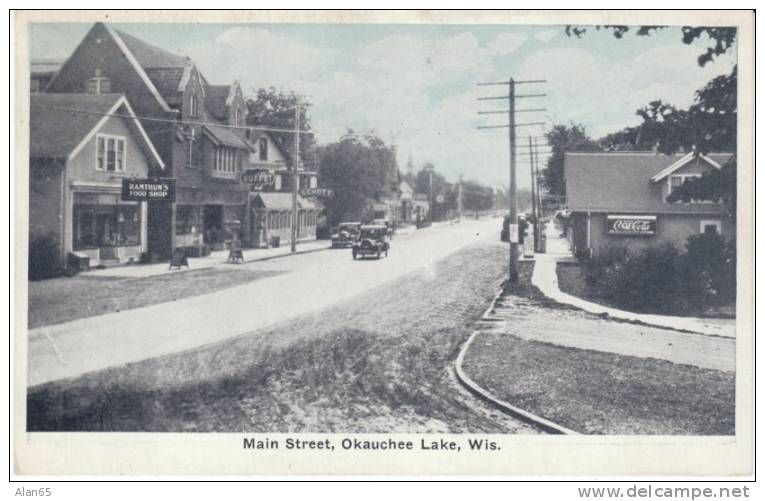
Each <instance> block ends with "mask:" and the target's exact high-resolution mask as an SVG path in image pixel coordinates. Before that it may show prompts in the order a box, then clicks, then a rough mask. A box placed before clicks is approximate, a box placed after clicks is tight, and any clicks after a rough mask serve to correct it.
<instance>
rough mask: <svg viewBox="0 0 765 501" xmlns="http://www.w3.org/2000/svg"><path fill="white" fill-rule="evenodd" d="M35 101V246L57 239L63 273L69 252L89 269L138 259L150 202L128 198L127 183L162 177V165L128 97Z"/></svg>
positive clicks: (31, 145) (143, 247)
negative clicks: (125, 197)
mask: <svg viewBox="0 0 765 501" xmlns="http://www.w3.org/2000/svg"><path fill="white" fill-rule="evenodd" d="M30 104H31V106H30V115H29V116H30V131H29V157H30V158H29V241H30V249H31V248H32V247H33V246H34V245H37V244H36V243H35V242H39V241H40V240H41V239H48V240H49V241H52V242H55V246H56V249H57V262H56V263H55V267H58V268H60V267H65V266H66V264H67V261H68V259H67V257H68V255H69V254H70V253H75V254H77V255H79V256H87V257H89V258H90V264H91V265H98V264H101V263H106V262H117V261H119V262H126V261H138V260H139V259H140V258H141V255H142V254H143V253H144V252H146V250H147V203H146V202H124V201H122V200H121V188H122V179H124V178H132V177H137V178H145V177H146V176H147V174H148V173H149V172H150V171H151V172H162V171H163V169H164V162H163V161H162V159H161V157H160V156H159V154H158V153H157V151H156V149H155V148H154V145H153V144H152V142H151V140H150V139H149V137H148V135H147V133H146V131H145V130H144V128H143V127H142V126H141V122H140V121H139V120H138V119H137V118H136V115H135V113H134V111H133V109H132V107H131V106H130V104H129V103H128V101H127V99H126V98H125V96H124V95H122V94H99V95H93V94H33V95H32V96H31V103H30ZM71 110H78V111H71ZM48 264H51V263H48Z"/></svg>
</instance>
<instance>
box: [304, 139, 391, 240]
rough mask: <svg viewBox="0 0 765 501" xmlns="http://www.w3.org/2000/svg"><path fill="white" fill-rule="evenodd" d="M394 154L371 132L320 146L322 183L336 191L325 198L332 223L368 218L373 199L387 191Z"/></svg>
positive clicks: (318, 149)
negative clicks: (331, 196)
mask: <svg viewBox="0 0 765 501" xmlns="http://www.w3.org/2000/svg"><path fill="white" fill-rule="evenodd" d="M394 155H395V154H394V152H393V150H392V149H391V148H390V147H388V146H386V145H385V143H384V142H383V140H382V139H380V138H379V137H377V136H374V135H371V134H370V135H366V136H362V137H359V136H357V135H353V136H351V135H349V136H345V137H344V138H343V139H341V140H340V141H339V142H337V143H332V144H328V145H325V146H320V147H319V148H317V156H318V158H319V185H320V186H321V187H324V188H331V189H333V190H334V192H335V196H334V198H330V199H328V200H326V201H325V206H326V207H327V210H328V211H329V214H330V224H331V225H333V226H334V225H336V224H338V223H340V222H342V221H360V220H363V219H366V218H367V216H368V214H366V209H367V207H368V206H369V204H370V202H372V201H375V200H380V197H382V196H383V194H385V192H386V181H387V180H388V177H389V176H388V173H389V172H390V166H391V163H395V156H394Z"/></svg>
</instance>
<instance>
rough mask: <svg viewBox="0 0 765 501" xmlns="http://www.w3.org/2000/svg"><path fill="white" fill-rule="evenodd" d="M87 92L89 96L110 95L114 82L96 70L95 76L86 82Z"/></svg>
mask: <svg viewBox="0 0 765 501" xmlns="http://www.w3.org/2000/svg"><path fill="white" fill-rule="evenodd" d="M85 91H86V92H87V93H88V94H108V93H110V92H111V91H112V82H111V80H109V79H108V78H106V77H105V76H102V75H101V70H96V71H95V76H94V77H93V78H90V79H88V81H87V82H86V85H85Z"/></svg>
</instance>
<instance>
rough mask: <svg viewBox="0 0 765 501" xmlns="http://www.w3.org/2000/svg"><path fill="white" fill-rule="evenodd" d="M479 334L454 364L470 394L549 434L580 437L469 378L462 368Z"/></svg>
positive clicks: (487, 311)
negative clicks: (492, 392) (506, 399)
mask: <svg viewBox="0 0 765 501" xmlns="http://www.w3.org/2000/svg"><path fill="white" fill-rule="evenodd" d="M504 284H505V282H502V284H501V285H500V288H499V292H497V294H496V295H495V296H494V298H493V299H492V300H491V303H490V304H489V307H488V308H486V311H484V313H483V315H481V319H484V320H485V319H486V318H487V315H488V314H489V312H491V311H492V310H493V309H494V304H495V303H496V301H497V299H499V297H500V296H501V295H502V291H503V288H504V287H503V286H504ZM478 334H479V332H478V331H473V333H472V334H471V335H470V337H469V338H468V339H467V341H465V343H463V345H462V348H460V353H459V355H457V360H456V361H455V364H454V369H455V373H456V375H457V380H458V381H459V382H460V383H461V384H462V385H463V386H464V387H465V388H466V389H467V390H468V391H469V392H470V393H472V394H474V395H475V396H477V397H478V398H480V399H482V400H484V401H486V402H488V403H489V404H491V405H493V406H494V407H496V408H497V409H499V410H500V411H502V412H504V413H506V414H510V415H511V416H513V417H515V418H517V419H520V420H521V421H524V422H526V423H529V424H531V425H533V426H536V427H537V428H539V429H541V430H543V431H546V432H548V433H552V434H555V435H579V433H577V432H575V431H574V430H570V429H568V428H566V427H563V426H561V425H559V424H557V423H554V422H552V421H550V420H549V419H545V418H543V417H541V416H537V415H536V414H532V413H530V412H528V411H525V410H523V409H521V408H520V407H516V406H514V405H512V404H510V403H508V402H505V401H504V400H500V399H498V398H496V397H494V396H493V395H492V394H491V393H489V391H488V390H486V389H485V388H483V387H482V386H481V385H479V384H478V383H476V382H475V381H473V379H472V378H471V377H470V376H468V375H467V373H465V371H464V369H463V368H462V364H463V362H464V361H465V354H466V353H467V351H468V349H470V345H471V344H472V343H473V340H474V339H475V337H476V336H477V335H478Z"/></svg>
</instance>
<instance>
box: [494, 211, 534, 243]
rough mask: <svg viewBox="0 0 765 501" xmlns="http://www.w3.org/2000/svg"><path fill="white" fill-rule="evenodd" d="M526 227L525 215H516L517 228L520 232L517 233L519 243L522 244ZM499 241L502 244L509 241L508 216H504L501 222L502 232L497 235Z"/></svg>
mask: <svg viewBox="0 0 765 501" xmlns="http://www.w3.org/2000/svg"><path fill="white" fill-rule="evenodd" d="M527 226H528V223H527V222H526V214H524V213H521V214H518V227H519V229H520V230H521V231H520V232H519V243H523V237H524V234H525V232H526V227H527ZM499 239H500V240H501V241H503V242H509V241H510V215H509V214H506V215H505V218H504V219H503V220H502V231H501V232H500V234H499Z"/></svg>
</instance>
